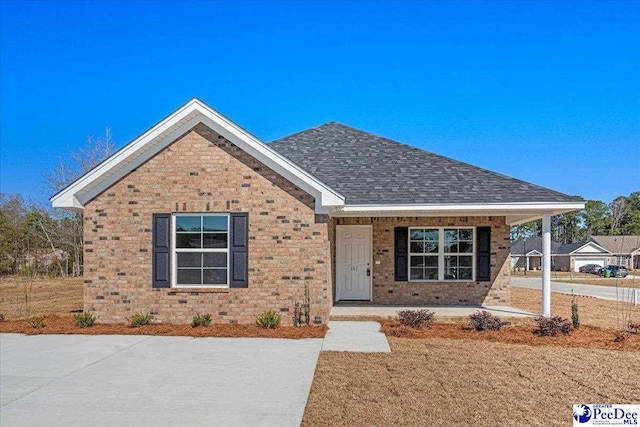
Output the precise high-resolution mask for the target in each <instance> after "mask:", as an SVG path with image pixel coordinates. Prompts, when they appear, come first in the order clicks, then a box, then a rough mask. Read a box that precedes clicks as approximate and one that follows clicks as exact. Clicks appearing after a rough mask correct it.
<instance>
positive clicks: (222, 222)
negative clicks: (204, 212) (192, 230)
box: [202, 216, 227, 231]
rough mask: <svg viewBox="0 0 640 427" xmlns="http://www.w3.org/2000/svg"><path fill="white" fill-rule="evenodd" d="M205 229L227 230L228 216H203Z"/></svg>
mask: <svg viewBox="0 0 640 427" xmlns="http://www.w3.org/2000/svg"><path fill="white" fill-rule="evenodd" d="M202 226H203V227H204V230H203V231H227V217H226V216H204V217H202Z"/></svg>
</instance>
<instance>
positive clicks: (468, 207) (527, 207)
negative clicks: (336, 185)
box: [330, 202, 584, 225]
mask: <svg viewBox="0 0 640 427" xmlns="http://www.w3.org/2000/svg"><path fill="white" fill-rule="evenodd" d="M583 208H584V202H572V203H556V202H553V203H492V204H475V203H468V204H450V205H435V204H430V205H427V204H424V205H345V206H341V207H336V208H333V209H331V211H330V214H331V216H334V217H357V216H367V217H372V216H380V217H399V216H413V217H438V216H505V217H506V222H507V224H509V225H515V224H521V223H524V222H529V221H533V220H536V219H540V218H542V217H543V216H545V215H559V214H562V213H567V212H572V211H576V210H580V209H583Z"/></svg>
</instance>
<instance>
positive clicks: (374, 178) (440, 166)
mask: <svg viewBox="0 0 640 427" xmlns="http://www.w3.org/2000/svg"><path fill="white" fill-rule="evenodd" d="M269 146H270V147H271V148H273V149H274V150H276V151H278V152H279V153H280V154H282V155H284V156H285V157H287V158H289V159H290V160H291V161H293V162H294V163H296V164H297V165H298V166H300V167H302V168H303V169H305V170H306V171H307V172H309V173H311V174H312V175H314V176H315V177H317V178H318V179H319V180H321V181H322V182H324V183H325V184H327V185H328V186H330V187H331V188H333V189H334V190H336V191H338V192H339V193H341V194H342V195H343V196H345V197H346V203H347V204H348V205H354V204H363V205H364V204H458V203H462V204H466V203H517V202H576V201H580V200H582V199H581V198H579V197H574V196H568V195H566V194H562V193H559V192H557V191H554V190H550V189H547V188H543V187H540V186H537V185H534V184H530V183H528V182H524V181H520V180H518V179H514V178H510V177H508V176H505V175H501V174H498V173H495V172H491V171H488V170H486V169H482V168H479V167H476V166H472V165H469V164H467V163H463V162H459V161H457V160H453V159H450V158H447V157H444V156H440V155H438V154H434V153H430V152H428V151H424V150H421V149H418V148H415V147H411V146H409V145H405V144H401V143H399V142H395V141H392V140H390V139H386V138H382V137H379V136H376V135H372V134H370V133H367V132H363V131H360V130H357V129H354V128H351V127H348V126H344V125H341V124H339V123H335V122H330V123H327V124H324V125H322V126H319V127H316V128H312V129H309V130H306V131H303V132H300V133H296V134H293V135H290V136H287V137H285V138H282V139H279V140H276V141H273V142H272V143H270V144H269Z"/></svg>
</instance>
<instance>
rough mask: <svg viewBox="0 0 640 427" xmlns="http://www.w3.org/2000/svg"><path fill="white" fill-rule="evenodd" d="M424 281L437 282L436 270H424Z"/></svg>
mask: <svg viewBox="0 0 640 427" xmlns="http://www.w3.org/2000/svg"><path fill="white" fill-rule="evenodd" d="M424 271H425V277H424V278H425V279H426V280H438V269H437V268H425V269H424Z"/></svg>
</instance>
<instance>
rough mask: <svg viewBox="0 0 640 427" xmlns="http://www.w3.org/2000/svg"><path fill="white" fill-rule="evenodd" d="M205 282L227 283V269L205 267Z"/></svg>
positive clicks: (210, 283)
mask: <svg viewBox="0 0 640 427" xmlns="http://www.w3.org/2000/svg"><path fill="white" fill-rule="evenodd" d="M202 277H203V282H204V284H205V285H226V284H227V269H226V268H220V269H216V270H208V269H204V270H203V272H202Z"/></svg>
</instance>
